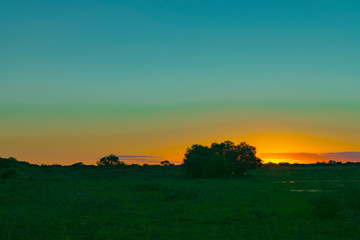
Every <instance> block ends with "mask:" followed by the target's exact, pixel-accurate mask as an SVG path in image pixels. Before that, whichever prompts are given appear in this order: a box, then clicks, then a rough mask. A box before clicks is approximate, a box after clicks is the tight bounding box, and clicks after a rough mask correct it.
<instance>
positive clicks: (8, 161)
mask: <svg viewBox="0 0 360 240" xmlns="http://www.w3.org/2000/svg"><path fill="white" fill-rule="evenodd" d="M16 161H17V160H16V159H15V158H13V157H10V158H0V169H4V168H10V167H12V166H14V165H15V164H16Z"/></svg>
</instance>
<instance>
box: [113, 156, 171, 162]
mask: <svg viewBox="0 0 360 240" xmlns="http://www.w3.org/2000/svg"><path fill="white" fill-rule="evenodd" d="M117 157H118V158H119V160H121V161H125V162H140V163H160V162H161V161H163V160H164V158H163V157H160V156H148V155H118V156H117Z"/></svg>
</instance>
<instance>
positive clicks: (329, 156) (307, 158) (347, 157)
mask: <svg viewBox="0 0 360 240" xmlns="http://www.w3.org/2000/svg"><path fill="white" fill-rule="evenodd" d="M260 156H261V158H263V159H264V160H266V159H269V160H272V159H274V160H275V159H277V160H283V161H284V162H300V163H315V162H323V161H329V160H334V161H341V162H360V152H335V153H323V154H316V153H262V154H260Z"/></svg>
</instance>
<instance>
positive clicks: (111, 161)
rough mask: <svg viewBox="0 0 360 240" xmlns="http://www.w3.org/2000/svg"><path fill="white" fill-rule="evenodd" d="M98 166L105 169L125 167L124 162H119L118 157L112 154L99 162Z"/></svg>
mask: <svg viewBox="0 0 360 240" xmlns="http://www.w3.org/2000/svg"><path fill="white" fill-rule="evenodd" d="M97 165H98V166H104V167H118V166H125V163H124V162H122V161H119V157H118V156H116V155H114V154H110V155H109V156H106V157H103V158H101V159H100V160H99V161H98V162H97Z"/></svg>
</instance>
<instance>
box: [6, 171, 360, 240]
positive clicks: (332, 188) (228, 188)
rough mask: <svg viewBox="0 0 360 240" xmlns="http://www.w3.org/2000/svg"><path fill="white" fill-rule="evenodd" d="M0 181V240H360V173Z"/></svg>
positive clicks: (41, 174) (63, 175) (135, 174)
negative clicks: (219, 177) (221, 177)
mask: <svg viewBox="0 0 360 240" xmlns="http://www.w3.org/2000/svg"><path fill="white" fill-rule="evenodd" d="M16 171H17V173H16V175H13V176H11V177H9V178H4V179H0V239H3V240H16V239H21V240H26V239H44V240H45V239H46V240H48V239H61V240H73V239H74V240H78V239H84V240H85V239H86V240H92V239H94V240H95V239H99V240H100V239H101V240H103V239H108V240H111V239H157V240H160V239H187V240H190V239H194V240H199V239H359V238H360V228H359V227H358V226H359V222H360V174H359V173H360V169H359V168H358V167H354V166H350V167H349V166H336V167H301V166H298V167H282V168H276V169H264V168H259V169H254V170H249V171H248V174H247V175H246V176H245V177H243V178H230V179H191V178H186V177H184V175H183V174H182V172H181V169H180V167H149V168H144V167H143V168H138V169H116V168H99V167H94V168H84V167H78V168H76V167H73V168H69V167H68V168H66V167H31V166H23V167H19V168H18V169H16Z"/></svg>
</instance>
